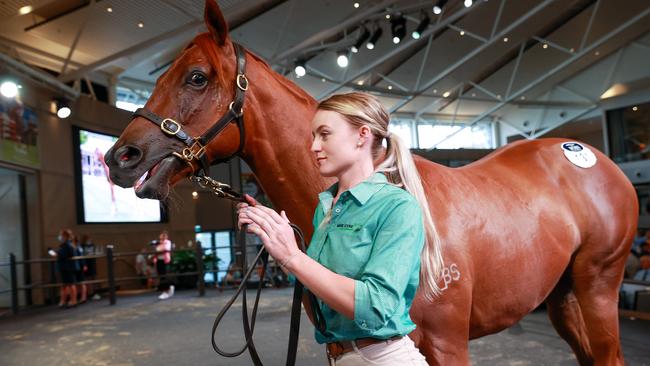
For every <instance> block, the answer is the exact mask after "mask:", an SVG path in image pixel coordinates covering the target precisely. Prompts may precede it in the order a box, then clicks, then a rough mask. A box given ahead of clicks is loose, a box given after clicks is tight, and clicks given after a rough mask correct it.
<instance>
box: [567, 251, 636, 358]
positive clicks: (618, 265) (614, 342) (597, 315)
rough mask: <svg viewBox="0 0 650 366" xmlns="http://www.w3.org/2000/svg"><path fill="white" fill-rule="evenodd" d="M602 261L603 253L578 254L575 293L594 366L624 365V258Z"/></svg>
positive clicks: (584, 252) (575, 268) (575, 269)
mask: <svg viewBox="0 0 650 366" xmlns="http://www.w3.org/2000/svg"><path fill="white" fill-rule="evenodd" d="M621 247H625V245H621ZM583 249H587V248H583ZM598 255H600V257H599V256H598ZM599 258H602V253H598V254H595V253H593V252H590V251H589V250H588V249H587V250H584V251H583V250H581V251H580V252H578V254H577V255H576V258H575V261H574V265H573V270H572V277H573V290H574V293H575V296H576V298H577V299H578V303H579V304H580V310H581V312H582V317H583V319H584V322H585V329H586V330H587V336H588V337H589V343H590V345H591V350H592V355H593V359H594V365H596V366H598V365H607V366H612V365H624V364H625V362H624V361H623V353H622V351H621V344H620V337H619V329H618V323H619V320H618V291H619V286H620V282H621V278H622V276H623V267H624V266H625V255H621V256H619V257H618V258H616V259H615V260H613V261H612V262H609V263H598V259H599Z"/></svg>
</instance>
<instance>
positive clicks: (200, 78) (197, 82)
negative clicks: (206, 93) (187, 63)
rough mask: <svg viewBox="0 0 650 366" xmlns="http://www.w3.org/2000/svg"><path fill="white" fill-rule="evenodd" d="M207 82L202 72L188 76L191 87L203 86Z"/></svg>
mask: <svg viewBox="0 0 650 366" xmlns="http://www.w3.org/2000/svg"><path fill="white" fill-rule="evenodd" d="M207 82H208V78H207V77H206V76H205V75H204V74H203V73H202V72H196V71H195V72H193V73H192V74H191V75H190V78H189V80H188V83H189V84H190V85H192V86H204V85H205V84H206V83H207Z"/></svg>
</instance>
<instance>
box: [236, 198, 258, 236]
mask: <svg viewBox="0 0 650 366" xmlns="http://www.w3.org/2000/svg"><path fill="white" fill-rule="evenodd" d="M244 198H245V199H246V202H240V203H238V204H237V229H239V230H241V227H242V226H243V225H245V224H252V223H253V220H251V219H250V217H248V215H247V213H246V210H245V208H246V207H249V206H257V201H256V200H255V198H253V197H251V196H250V195H248V194H245V195H244Z"/></svg>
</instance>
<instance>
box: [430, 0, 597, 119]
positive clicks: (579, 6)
mask: <svg viewBox="0 0 650 366" xmlns="http://www.w3.org/2000/svg"><path fill="white" fill-rule="evenodd" d="M595 2H596V1H595V0H580V1H578V2H577V3H575V4H574V5H572V6H571V7H570V8H569V9H568V10H567V11H566V12H564V13H563V14H560V16H559V17H558V18H557V19H555V20H552V21H551V22H550V23H548V24H547V25H546V26H544V27H543V28H542V29H540V30H539V31H537V32H535V34H536V35H537V36H538V37H539V38H548V37H549V36H550V35H551V34H552V33H553V32H555V31H557V30H558V29H560V28H561V27H562V26H564V25H566V24H567V23H568V22H569V21H570V20H571V19H573V18H575V17H576V16H578V15H579V14H582V12H583V11H585V10H587V9H588V8H589V7H591V6H592V5H593V4H594V3H595ZM589 28H591V27H589ZM538 43H539V41H537V40H535V39H529V40H528V41H527V42H526V43H525V45H524V51H523V52H524V53H526V52H527V51H528V50H529V49H531V48H532V47H533V46H535V45H537V44H538ZM581 48H582V47H581ZM518 52H519V50H518V49H516V48H512V49H510V50H509V51H507V52H506V53H505V54H504V55H503V56H502V57H501V58H499V59H498V60H496V61H495V62H494V63H492V65H490V66H488V67H487V68H485V69H484V70H483V71H480V72H479V73H478V74H477V75H476V76H475V77H474V78H472V80H471V81H472V82H473V83H474V84H480V83H482V82H483V81H485V80H486V79H487V78H489V77H490V76H492V75H494V74H495V73H496V72H497V71H499V70H501V69H502V68H504V67H505V66H506V65H508V64H510V63H511V62H512V61H514V60H516V59H517V54H518ZM471 89H472V84H471V83H467V84H465V86H463V88H462V89H461V91H462V93H464V94H466V93H467V92H469V91H470V90H471ZM456 95H457V94H454V95H452V96H451V97H450V98H449V100H448V101H447V102H446V103H443V104H441V106H440V107H439V108H438V110H442V109H444V108H445V107H447V106H448V105H450V104H451V103H453V102H454V101H455V100H456Z"/></svg>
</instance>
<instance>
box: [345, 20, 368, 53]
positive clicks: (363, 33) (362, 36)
mask: <svg viewBox="0 0 650 366" xmlns="http://www.w3.org/2000/svg"><path fill="white" fill-rule="evenodd" d="M368 38H370V31H369V30H368V28H366V26H365V25H362V26H361V30H360V33H359V38H357V41H356V42H355V43H354V45H353V46H352V48H350V50H351V51H352V52H354V53H357V52H359V48H361V46H362V45H363V44H364V43H365V42H366V41H367V40H368Z"/></svg>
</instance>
